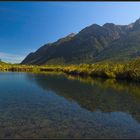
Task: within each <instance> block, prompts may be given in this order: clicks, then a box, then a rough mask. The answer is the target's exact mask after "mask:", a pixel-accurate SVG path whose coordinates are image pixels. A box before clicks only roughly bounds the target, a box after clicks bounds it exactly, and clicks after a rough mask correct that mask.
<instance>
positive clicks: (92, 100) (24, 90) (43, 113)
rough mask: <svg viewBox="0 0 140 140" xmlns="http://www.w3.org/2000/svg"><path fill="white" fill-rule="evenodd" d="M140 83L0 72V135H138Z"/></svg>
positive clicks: (100, 136)
mask: <svg viewBox="0 0 140 140" xmlns="http://www.w3.org/2000/svg"><path fill="white" fill-rule="evenodd" d="M139 115H140V97H139V85H136V84H132V83H126V82H117V81H114V80H100V79H96V80H93V79H91V78H89V77H86V78H81V77H72V76H65V75H62V74H61V75H60V74H54V73H48V74H31V73H30V74H29V73H0V138H140V117H139Z"/></svg>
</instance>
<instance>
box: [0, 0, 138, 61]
mask: <svg viewBox="0 0 140 140" xmlns="http://www.w3.org/2000/svg"><path fill="white" fill-rule="evenodd" d="M138 18H140V2H0V59H2V60H3V61H6V62H11V63H19V62H21V61H22V60H23V59H24V57H25V56H26V55H27V54H28V53H30V52H33V51H36V50H37V49H38V48H39V47H41V46H42V45H44V44H46V43H49V42H53V41H56V40H57V39H59V38H61V37H64V36H66V35H68V34H70V33H71V32H74V33H78V32H79V31H80V30H81V29H83V28H85V27H86V26H89V25H91V24H94V23H96V24H99V25H103V24H104V23H106V22H109V23H115V24H120V25H123V24H129V23H132V22H134V21H135V20H136V19H138Z"/></svg>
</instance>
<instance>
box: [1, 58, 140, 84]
mask: <svg viewBox="0 0 140 140" xmlns="http://www.w3.org/2000/svg"><path fill="white" fill-rule="evenodd" d="M0 71H2V72H6V71H11V72H62V73H65V74H68V75H79V76H90V77H93V78H94V77H100V78H111V79H121V80H127V81H135V82H140V66H139V60H136V61H133V62H130V63H127V64H119V63H116V64H115V63H98V64H80V65H44V66H37V65H12V64H11V65H0Z"/></svg>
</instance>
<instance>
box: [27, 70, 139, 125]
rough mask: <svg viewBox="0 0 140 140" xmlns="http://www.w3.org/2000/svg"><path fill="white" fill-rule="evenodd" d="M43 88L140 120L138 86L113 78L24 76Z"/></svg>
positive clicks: (93, 107)
mask: <svg viewBox="0 0 140 140" xmlns="http://www.w3.org/2000/svg"><path fill="white" fill-rule="evenodd" d="M28 78H29V79H30V80H33V81H35V82H36V83H37V84H38V85H40V86H41V87H42V88H43V89H46V90H52V91H55V93H57V94H59V95H61V96H63V97H65V98H66V99H69V100H73V101H75V102H77V103H78V104H79V105H80V106H81V107H83V108H85V109H88V110H89V111H96V110H101V111H102V112H126V113H129V114H130V115H132V116H133V118H135V119H136V120H137V121H138V122H139V123H140V86H139V84H136V83H128V82H125V81H119V82H117V81H116V80H114V79H108V80H103V79H93V78H90V77H85V78H82V77H79V76H77V77H75V76H70V75H67V76H64V75H56V74H55V73H53V74H51V73H50V74H49V73H48V74H47V75H40V74H39V75H36V76H35V77H33V76H31V75H30V74H29V75H28Z"/></svg>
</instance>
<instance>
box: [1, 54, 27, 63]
mask: <svg viewBox="0 0 140 140" xmlns="http://www.w3.org/2000/svg"><path fill="white" fill-rule="evenodd" d="M24 58H25V56H22V55H16V54H9V53H3V52H0V59H1V60H2V61H5V62H9V63H20V62H21V61H22V60H23V59H24Z"/></svg>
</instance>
